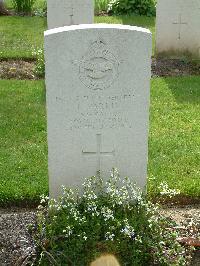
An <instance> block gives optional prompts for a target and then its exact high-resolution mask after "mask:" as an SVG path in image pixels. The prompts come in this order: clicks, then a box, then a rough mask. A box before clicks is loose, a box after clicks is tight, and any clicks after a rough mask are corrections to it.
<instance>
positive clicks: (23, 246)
mask: <svg viewBox="0 0 200 266" xmlns="http://www.w3.org/2000/svg"><path fill="white" fill-rule="evenodd" d="M160 213H161V215H164V216H166V217H168V218H169V219H172V220H174V221H175V222H176V224H177V225H178V226H179V227H180V234H181V236H183V237H186V236H188V237H194V238H198V239H199V238H200V205H196V206H185V207H172V208H169V207H166V206H165V207H164V206H163V207H162V208H161V210H160ZM35 220H36V209H27V208H9V209H8V208H7V209H4V208H0V265H1V266H14V265H15V266H16V265H26V264H22V263H23V262H24V261H25V259H26V258H27V256H28V255H29V254H30V252H34V243H33V240H32V238H31V236H30V235H29V233H28V229H27V226H28V225H29V224H30V223H34V222H35ZM191 222H192V223H193V225H192V230H191V227H190V226H189V225H190V224H191ZM194 228H195V230H194ZM187 252H188V251H187ZM188 265H190V266H199V265H200V250H196V251H195V252H194V253H193V257H192V260H190V261H189V262H188Z"/></svg>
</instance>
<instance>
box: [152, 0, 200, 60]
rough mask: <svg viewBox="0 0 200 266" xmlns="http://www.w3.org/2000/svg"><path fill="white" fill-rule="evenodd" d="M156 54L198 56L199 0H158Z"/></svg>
mask: <svg viewBox="0 0 200 266" xmlns="http://www.w3.org/2000/svg"><path fill="white" fill-rule="evenodd" d="M156 21H157V22H156V54H157V55H160V56H162V55H163V56H169V57H175V58H176V57H183V56H190V57H194V58H200V1H199V0H158V3H157V15H156Z"/></svg>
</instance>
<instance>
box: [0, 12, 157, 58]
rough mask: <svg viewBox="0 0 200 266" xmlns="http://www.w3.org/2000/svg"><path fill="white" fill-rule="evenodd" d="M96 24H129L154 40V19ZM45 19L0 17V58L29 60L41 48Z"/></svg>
mask: <svg viewBox="0 0 200 266" xmlns="http://www.w3.org/2000/svg"><path fill="white" fill-rule="evenodd" d="M95 22H96V23H115V24H129V25H136V26H140V27H146V28H149V29H150V30H151V31H152V33H153V51H154V39H155V37H154V36H155V18H148V17H145V16H141V17H140V16H119V17H105V16H104V17H96V18H95ZM46 27H47V26H46V18H41V17H17V16H16V17H3V16H2V17H0V40H1V41H0V58H30V57H33V56H32V52H33V49H39V48H41V47H43V42H44V41H43V32H44V30H46Z"/></svg>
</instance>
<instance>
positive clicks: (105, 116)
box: [45, 24, 151, 197]
mask: <svg viewBox="0 0 200 266" xmlns="http://www.w3.org/2000/svg"><path fill="white" fill-rule="evenodd" d="M150 58H151V33H150V32H149V31H148V30H146V29H143V28H137V27H131V26H122V25H105V24H93V25H79V26H70V27H63V28H58V29H54V30H48V31H46V32H45V60H46V87H47V113H48V152H49V179H50V195H51V196H52V197H54V196H56V195H57V194H58V191H59V187H60V186H61V185H67V186H76V185H80V184H81V183H82V182H83V180H84V178H85V177H90V176H94V175H95V174H96V172H97V171H99V170H100V172H101V175H102V177H105V178H106V177H109V176H110V171H111V169H112V167H116V168H117V169H118V170H119V172H120V174H121V175H122V176H129V177H131V178H134V180H135V181H136V182H137V183H138V185H140V186H141V187H143V186H144V185H145V184H146V176H147V157H148V155H147V146H148V118H149V94H150V93H149V91H150V75H151V70H150Z"/></svg>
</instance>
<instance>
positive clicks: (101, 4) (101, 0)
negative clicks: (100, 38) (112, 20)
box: [95, 0, 110, 14]
mask: <svg viewBox="0 0 200 266" xmlns="http://www.w3.org/2000/svg"><path fill="white" fill-rule="evenodd" d="M109 2H110V0H95V13H96V14H99V13H101V12H102V11H107V10H108V4H109Z"/></svg>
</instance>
